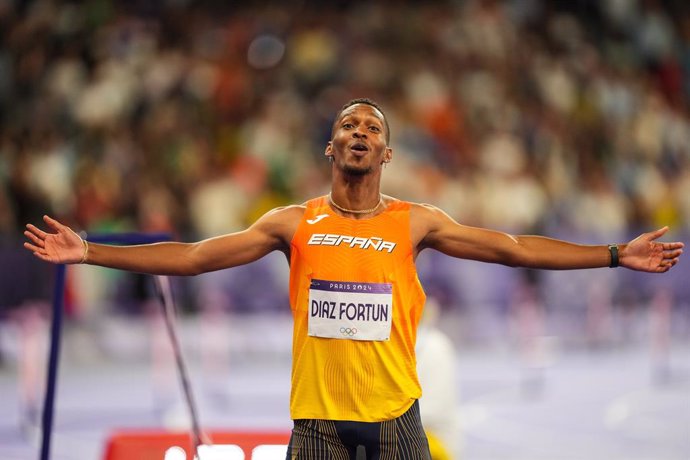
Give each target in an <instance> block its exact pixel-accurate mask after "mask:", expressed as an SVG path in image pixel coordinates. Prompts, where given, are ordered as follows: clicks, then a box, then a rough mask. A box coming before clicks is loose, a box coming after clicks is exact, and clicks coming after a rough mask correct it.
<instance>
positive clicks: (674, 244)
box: [661, 241, 685, 251]
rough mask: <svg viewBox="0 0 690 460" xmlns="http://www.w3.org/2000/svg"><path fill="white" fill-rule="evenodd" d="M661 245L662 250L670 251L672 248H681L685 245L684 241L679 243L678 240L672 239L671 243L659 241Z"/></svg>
mask: <svg viewBox="0 0 690 460" xmlns="http://www.w3.org/2000/svg"><path fill="white" fill-rule="evenodd" d="M661 244H662V245H663V248H664V251H670V250H673V249H683V248H684V247H685V243H681V242H680V241H674V242H672V243H661Z"/></svg>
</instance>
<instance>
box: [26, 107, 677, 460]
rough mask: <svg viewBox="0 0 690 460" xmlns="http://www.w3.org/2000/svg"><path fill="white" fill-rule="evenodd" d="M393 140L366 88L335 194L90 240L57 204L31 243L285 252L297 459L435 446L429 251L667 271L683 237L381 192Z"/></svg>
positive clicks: (167, 269) (339, 131) (121, 257)
mask: <svg viewBox="0 0 690 460" xmlns="http://www.w3.org/2000/svg"><path fill="white" fill-rule="evenodd" d="M389 142H390V129H389V126H388V122H387V120H386V117H385V115H384V113H383V111H382V110H381V108H380V107H379V106H378V105H377V104H376V103H375V102H373V101H371V100H368V99H355V100H352V101H350V102H348V103H347V104H345V106H343V108H342V109H341V110H340V111H339V112H338V114H337V116H336V118H335V121H334V123H333V128H332V135H331V140H330V141H329V142H328V144H327V146H326V149H325V155H326V157H327V158H328V160H329V161H330V162H331V171H332V184H331V192H330V193H329V194H328V195H327V196H322V197H318V198H314V199H312V200H309V201H307V202H306V203H303V204H301V205H292V206H286V207H281V208H276V209H274V210H272V211H269V212H268V213H266V214H265V215H263V216H262V217H261V218H260V219H258V220H257V221H256V222H255V223H254V224H253V225H251V226H250V227H249V228H247V229H246V230H244V231H241V232H237V233H232V234H228V235H223V236H218V237H216V238H210V239H206V240H203V241H199V242H196V243H179V242H166V243H156V244H147V245H138V246H126V247H122V246H109V245H101V244H92V243H87V242H86V241H83V240H82V239H81V238H80V237H79V236H78V235H77V234H76V233H75V232H74V231H72V230H71V229H70V228H69V227H66V226H64V225H62V224H60V223H59V222H58V221H56V220H54V219H52V218H50V217H48V216H46V217H45V218H44V220H45V223H46V225H47V226H48V228H49V229H50V231H49V232H46V231H43V230H41V229H39V228H38V227H36V226H34V225H31V224H29V225H27V230H26V231H25V235H26V236H27V238H28V239H29V241H28V242H26V243H24V246H25V247H26V248H27V249H28V250H30V251H32V252H33V253H34V254H35V255H36V257H38V258H40V259H42V260H45V261H47V262H52V263H88V264H91V265H100V266H104V267H111V268H119V269H123V270H129V271H133V272H139V273H150V274H159V275H198V274H201V273H206V272H209V271H214V270H220V269H225V268H230V267H235V266H238V265H243V264H247V263H250V262H252V261H255V260H257V259H259V258H261V257H263V256H265V255H266V254H268V253H269V252H272V251H276V250H278V251H282V252H283V253H284V254H285V256H286V257H287V260H288V264H289V266H290V307H291V309H292V313H293V318H294V330H293V361H292V391H291V395H290V413H291V418H292V419H293V420H294V428H293V431H292V436H291V439H290V446H289V447H288V454H287V458H288V459H296V458H319V459H339V458H352V459H354V458H355V452H356V449H357V447H358V446H359V445H363V446H364V447H365V449H366V453H367V458H375V459H379V458H380V459H427V458H429V451H428V444H427V441H426V437H425V435H424V431H423V428H422V425H421V421H420V417H419V407H418V403H417V400H418V399H419V397H420V396H421V388H420V386H419V382H418V380H417V374H416V369H415V355H414V347H415V340H416V331H417V325H418V322H419V318H420V315H421V311H422V308H423V305H424V302H425V295H424V291H423V290H422V287H421V285H420V283H419V280H418V278H417V273H416V270H415V265H414V264H415V260H416V257H417V255H418V254H419V252H420V251H422V250H423V249H426V248H430V249H436V250H437V251H440V252H442V253H444V254H447V255H449V256H452V257H457V258H463V259H471V260H477V261H481V262H491V263H498V264H503V265H508V266H512V267H529V268H541V269H553V270H566V269H583V268H599V267H617V266H622V267H625V268H629V269H631V270H639V271H645V272H650V273H663V272H666V271H668V270H669V269H671V268H672V267H673V266H674V265H675V264H676V263H678V259H679V257H680V255H681V254H682V252H683V243H680V242H671V243H666V242H659V241H657V240H658V239H659V238H660V237H662V236H663V235H664V234H665V233H666V232H667V230H668V228H667V227H664V228H661V229H658V230H655V231H653V232H649V233H644V234H642V235H640V236H639V237H637V238H635V239H634V240H632V241H630V242H629V243H623V244H610V245H581V244H576V243H571V242H567V241H562V240H556V239H551V238H546V237H542V236H532V235H519V236H516V235H509V234H507V233H503V232H498V231H493V230H488V229H484V228H477V227H469V226H465V225H462V224H459V223H458V222H456V221H454V220H453V219H452V218H451V217H449V216H448V215H447V214H446V213H444V212H443V211H441V210H440V209H438V208H436V207H434V206H431V205H427V204H415V203H409V202H405V201H401V200H397V199H395V198H393V197H390V196H385V195H382V194H381V192H380V181H381V173H382V170H383V166H384V165H385V164H386V163H388V162H390V161H391V160H392V158H393V150H392V149H391V148H390V147H389Z"/></svg>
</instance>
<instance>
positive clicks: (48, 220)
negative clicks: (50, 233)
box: [43, 215, 64, 232]
mask: <svg viewBox="0 0 690 460" xmlns="http://www.w3.org/2000/svg"><path fill="white" fill-rule="evenodd" d="M43 221H44V222H45V223H46V224H48V226H50V228H52V229H53V230H55V231H58V232H59V231H61V230H62V229H63V227H64V225H62V224H61V223H60V222H58V221H57V220H55V219H53V218H52V217H50V216H47V215H46V216H43Z"/></svg>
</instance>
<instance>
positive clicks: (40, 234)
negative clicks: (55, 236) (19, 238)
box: [26, 224, 48, 239]
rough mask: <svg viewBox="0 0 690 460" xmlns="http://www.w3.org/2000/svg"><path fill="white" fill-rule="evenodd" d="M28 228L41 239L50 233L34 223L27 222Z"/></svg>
mask: <svg viewBox="0 0 690 460" xmlns="http://www.w3.org/2000/svg"><path fill="white" fill-rule="evenodd" d="M26 228H27V229H28V231H29V232H31V233H32V234H34V235H36V236H37V237H39V238H41V239H45V237H46V236H48V234H47V233H46V232H44V231H43V230H41V229H40V228H38V227H36V226H35V225H34V224H26Z"/></svg>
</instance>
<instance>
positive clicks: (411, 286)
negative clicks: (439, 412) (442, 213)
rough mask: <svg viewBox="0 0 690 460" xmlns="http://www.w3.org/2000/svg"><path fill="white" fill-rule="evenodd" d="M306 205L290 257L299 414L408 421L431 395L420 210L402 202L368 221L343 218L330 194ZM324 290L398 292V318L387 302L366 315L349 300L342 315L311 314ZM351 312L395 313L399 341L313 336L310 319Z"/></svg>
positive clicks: (294, 404)
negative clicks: (419, 345)
mask: <svg viewBox="0 0 690 460" xmlns="http://www.w3.org/2000/svg"><path fill="white" fill-rule="evenodd" d="M306 208H307V209H306V211H305V213H304V217H303V218H302V221H301V223H300V224H299V226H298V228H297V231H296V232H295V235H294V237H293V240H292V245H291V258H290V306H291V308H292V313H293V316H294V337H293V350H292V351H293V355H292V356H293V361H292V391H291V395H290V414H291V417H292V418H293V419H303V418H312V419H328V420H352V421H362V422H380V421H384V420H390V419H392V418H395V417H398V416H400V415H402V414H403V413H404V412H405V411H406V410H407V409H408V408H409V407H410V406H411V405H412V404H413V402H414V401H415V400H416V399H418V398H419V397H420V396H421V387H420V385H419V381H418V379H417V370H416V359H415V351H414V349H415V342H416V335H417V325H418V322H419V318H420V316H421V313H422V309H423V307H424V303H425V300H426V297H425V294H424V291H423V290H422V287H421V284H420V283H419V279H418V278H417V271H416V268H415V264H414V258H413V248H412V243H411V239H410V204H409V203H407V202H403V201H393V202H391V203H390V204H388V207H387V208H386V210H385V211H384V212H383V213H381V214H379V215H377V216H375V217H372V218H369V219H360V220H355V219H348V218H345V217H341V216H339V215H337V214H335V213H334V212H333V211H332V209H331V208H330V206H329V205H328V199H327V198H326V197H321V198H316V199H313V200H310V201H308V202H307V204H306ZM315 280H316V281H315ZM319 283H320V284H321V285H325V286H326V287H327V286H329V285H330V286H336V287H340V288H343V287H345V288H348V287H353V286H354V287H353V288H356V287H357V286H362V285H364V286H365V287H368V288H370V287H371V286H374V288H375V289H378V287H381V286H383V288H382V289H383V291H385V289H386V287H388V288H387V289H389V291H387V292H388V294H382V295H383V296H384V297H385V296H386V295H388V298H389V299H390V298H391V291H392V307H391V310H392V312H391V311H389V310H388V305H387V304H386V305H385V306H383V307H380V306H381V305H382V304H380V303H379V304H377V303H373V304H369V303H367V304H366V305H367V309H365V308H364V307H363V306H362V304H361V303H359V304H354V303H348V302H347V301H345V302H340V308H338V305H337V304H338V302H331V303H330V305H331V306H332V307H331V308H329V307H328V304H329V303H328V302H326V308H323V309H321V310H320V311H319V313H315V312H314V310H312V311H311V312H310V308H311V309H315V308H316V306H317V304H318V303H319V302H315V301H314V300H313V299H311V296H313V295H316V294H314V293H317V294H318V293H322V292H324V291H314V290H313V289H314V286H315V285H318V284H319ZM316 289H319V288H318V286H317V287H316ZM341 290H344V291H346V290H347V289H341ZM383 291H382V292H383ZM329 294H330V293H329ZM345 295H357V294H349V293H345ZM363 296H364V297H365V298H366V294H363ZM371 297H375V296H371ZM362 302H366V300H364V301H362ZM356 305H359V311H358V312H357V309H356ZM329 310H330V312H329ZM350 313H351V314H352V315H351V317H352V318H355V316H357V315H359V316H357V318H358V319H361V320H372V322H373V320H376V319H380V318H387V316H388V315H389V314H390V316H391V319H390V324H391V326H390V336H389V339H388V340H353V339H352V338H348V337H347V334H353V331H354V332H355V333H356V332H357V331H356V329H357V328H356V327H340V324H338V326H337V327H335V328H334V331H335V334H336V335H337V334H338V333H340V332H341V333H342V338H324V337H323V336H320V337H317V336H313V335H309V321H310V315H311V316H314V315H317V316H318V315H320V316H326V317H328V316H329V315H331V316H330V317H331V318H337V317H338V315H340V317H342V318H345V317H347V316H348V315H349V314H350ZM357 318H355V319H357ZM311 320H312V321H315V320H314V318H311ZM328 321H330V320H328ZM333 321H335V320H333ZM364 323H365V324H366V321H364ZM359 329H360V330H363V329H364V328H362V327H360V328H359Z"/></svg>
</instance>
